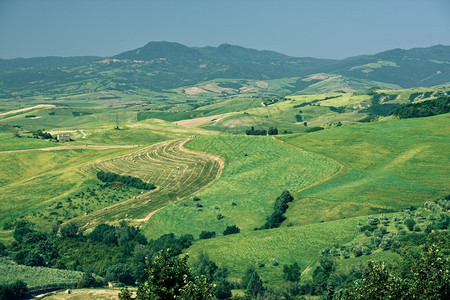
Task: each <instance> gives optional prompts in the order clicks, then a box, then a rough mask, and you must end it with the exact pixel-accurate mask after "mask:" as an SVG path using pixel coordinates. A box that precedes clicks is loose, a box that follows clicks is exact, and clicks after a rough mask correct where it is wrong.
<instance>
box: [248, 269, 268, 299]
mask: <svg viewBox="0 0 450 300" xmlns="http://www.w3.org/2000/svg"><path fill="white" fill-rule="evenodd" d="M265 291H266V290H265V289H264V286H263V282H262V280H261V278H260V277H259V275H258V273H257V272H256V271H255V272H253V274H252V277H251V278H250V282H249V283H248V286H247V290H246V291H245V295H246V296H247V297H249V298H256V297H263V296H264V293H265Z"/></svg>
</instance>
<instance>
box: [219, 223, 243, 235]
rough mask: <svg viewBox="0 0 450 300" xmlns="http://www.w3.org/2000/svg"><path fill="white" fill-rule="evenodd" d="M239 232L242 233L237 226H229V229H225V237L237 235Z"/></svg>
mask: <svg viewBox="0 0 450 300" xmlns="http://www.w3.org/2000/svg"><path fill="white" fill-rule="evenodd" d="M239 232H241V230H240V229H239V227H237V226H236V225H231V226H227V228H225V230H224V232H223V235H229V234H235V233H239Z"/></svg>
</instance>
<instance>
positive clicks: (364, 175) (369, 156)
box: [280, 114, 450, 224]
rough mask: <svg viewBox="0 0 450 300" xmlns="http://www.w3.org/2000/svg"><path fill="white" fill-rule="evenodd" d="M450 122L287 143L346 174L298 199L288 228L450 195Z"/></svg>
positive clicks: (356, 129) (353, 130)
mask: <svg viewBox="0 0 450 300" xmlns="http://www.w3.org/2000/svg"><path fill="white" fill-rule="evenodd" d="M449 119H450V116H449V115H448V114H447V115H441V116H435V117H429V118H419V119H407V120H391V121H385V122H378V123H372V124H355V125H351V126H343V127H339V128H332V129H328V130H323V131H321V132H315V133H310V134H305V135H297V136H295V135H293V136H286V137H280V138H281V139H283V140H284V141H286V142H287V143H291V144H293V145H296V146H299V147H302V148H303V149H305V150H308V151H312V152H316V153H320V154H322V155H325V156H327V157H330V158H333V159H335V160H336V161H339V162H340V163H342V164H343V165H344V166H345V170H346V171H345V173H343V174H342V175H340V176H338V177H336V178H333V179H332V180H330V181H328V182H325V183H323V184H320V185H317V186H314V187H312V188H310V189H306V190H304V191H302V192H301V193H300V194H298V195H296V196H297V197H298V198H299V201H296V202H295V203H293V204H292V205H291V207H290V208H289V210H288V212H287V216H288V220H289V222H292V223H293V224H308V223H312V222H317V221H318V219H320V220H333V219H341V218H344V217H347V218H348V217H351V216H357V215H364V214H371V213H379V212H383V211H398V210H401V209H402V208H406V207H409V206H411V205H414V206H419V205H420V204H422V203H423V202H424V201H426V200H433V199H437V198H439V197H442V196H443V195H445V194H447V193H448V191H449V189H450V185H449V182H448V178H449V177H450V172H449V170H448V168H447V166H448V165H449V163H450V161H449V157H448V155H447V153H449V151H450V139H449V136H448V133H449Z"/></svg>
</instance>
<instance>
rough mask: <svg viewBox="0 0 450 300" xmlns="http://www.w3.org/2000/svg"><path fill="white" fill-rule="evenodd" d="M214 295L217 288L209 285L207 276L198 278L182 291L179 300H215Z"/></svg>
mask: <svg viewBox="0 0 450 300" xmlns="http://www.w3.org/2000/svg"><path fill="white" fill-rule="evenodd" d="M214 294H215V288H214V286H213V285H212V284H210V283H208V279H207V278H206V277H205V276H200V277H198V276H196V277H195V278H194V279H193V280H191V281H189V282H187V283H186V285H185V286H183V287H182V288H181V289H180V295H179V296H178V297H177V299H181V300H191V299H196V300H197V299H198V300H215V299H216V297H215V296H214Z"/></svg>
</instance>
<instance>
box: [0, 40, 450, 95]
mask: <svg viewBox="0 0 450 300" xmlns="http://www.w3.org/2000/svg"><path fill="white" fill-rule="evenodd" d="M449 49H450V47H448V46H441V45H439V46H433V47H429V48H415V49H410V50H401V49H395V50H391V51H386V52H382V53H379V54H375V55H370V56H367V55H366V56H356V57H351V58H347V59H343V60H328V59H315V58H296V57H290V56H286V55H283V54H279V53H276V52H272V51H258V50H254V49H247V48H244V47H240V46H233V45H228V44H223V45H220V46H218V47H203V48H199V47H187V46H184V45H181V44H178V43H169V42H150V43H148V44H147V45H145V46H143V47H141V48H138V49H134V50H130V51H127V52H123V53H121V54H118V55H116V56H112V57H67V58H62V57H41V58H30V59H20V58H18V59H9V60H5V59H1V60H0V87H1V94H0V98H1V99H15V98H27V97H36V96H39V97H42V96H46V97H50V98H53V97H55V96H58V95H67V94H68V95H80V94H88V95H89V94H92V93H95V92H101V91H103V92H106V91H118V92H125V93H128V94H129V93H136V92H137V91H139V90H143V91H147V92H146V93H148V92H149V91H153V92H158V93H167V92H173V89H177V88H189V87H195V86H197V85H199V84H201V83H203V82H207V81H211V80H215V79H233V80H236V79H239V80H253V81H260V80H264V81H265V80H274V79H282V78H284V79H285V80H287V82H286V83H287V84H286V86H285V87H286V89H287V91H286V92H282V91H279V90H278V91H275V90H271V89H267V88H265V87H264V86H260V87H259V88H258V89H256V91H254V92H253V94H259V93H268V94H272V95H273V94H277V95H279V94H280V93H281V95H283V94H284V95H286V94H292V93H298V92H301V91H303V90H305V91H308V87H311V86H312V85H313V84H317V83H319V82H324V83H325V85H326V83H327V81H326V79H328V78H329V77H333V76H344V77H342V78H344V79H345V80H344V82H343V83H342V82H341V83H340V84H339V85H338V86H337V87H335V88H334V89H333V90H332V91H338V90H349V89H350V90H352V91H354V90H361V89H367V88H369V87H374V86H379V87H383V86H386V87H388V85H391V86H397V87H403V88H409V87H416V86H427V87H430V86H435V85H441V84H447V83H448V81H449V80H448V78H449V74H450V64H449V53H450V50H449ZM314 74H328V75H327V76H326V78H323V76H322V77H321V76H315V77H308V76H310V75H314ZM346 81H348V82H359V84H353V83H352V84H350V88H349V87H348V85H349V84H348V83H346ZM335 84H336V83H335ZM222 87H224V88H226V87H227V84H222ZM228 87H232V89H236V88H237V89H239V88H241V87H245V85H242V84H239V82H237V83H233V85H228ZM322 92H323V90H322ZM141 93H142V91H141ZM240 93H243V92H242V91H240ZM169 94H170V93H169ZM225 94H228V93H225ZM244 94H245V93H244ZM223 95H224V94H220V95H219V96H223ZM165 97H167V96H165Z"/></svg>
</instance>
